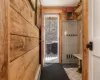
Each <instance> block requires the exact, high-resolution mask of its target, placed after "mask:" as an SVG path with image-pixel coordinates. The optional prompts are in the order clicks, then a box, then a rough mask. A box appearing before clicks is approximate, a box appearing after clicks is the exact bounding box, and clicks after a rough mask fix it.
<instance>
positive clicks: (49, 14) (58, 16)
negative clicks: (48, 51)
mask: <svg viewBox="0 0 100 80" xmlns="http://www.w3.org/2000/svg"><path fill="white" fill-rule="evenodd" d="M46 15H47V16H51V15H54V16H55V15H56V16H57V18H58V32H57V38H58V46H57V50H58V58H59V59H58V60H59V62H58V63H60V57H59V56H60V50H59V49H60V48H59V43H60V40H59V27H60V24H59V22H60V15H59V14H58V13H45V14H44V15H43V17H44V59H45V17H46Z"/></svg>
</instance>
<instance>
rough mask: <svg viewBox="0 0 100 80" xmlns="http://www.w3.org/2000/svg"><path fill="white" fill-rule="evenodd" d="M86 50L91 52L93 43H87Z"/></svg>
mask: <svg viewBox="0 0 100 80" xmlns="http://www.w3.org/2000/svg"><path fill="white" fill-rule="evenodd" d="M86 48H87V49H89V50H91V51H92V50H93V42H89V43H88V44H87V45H86Z"/></svg>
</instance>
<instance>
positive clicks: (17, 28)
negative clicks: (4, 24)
mask: <svg viewBox="0 0 100 80" xmlns="http://www.w3.org/2000/svg"><path fill="white" fill-rule="evenodd" d="M10 13H11V16H10V20H11V34H16V35H23V36H30V37H37V38H39V30H38V29H36V26H32V25H31V24H29V23H28V22H27V21H26V20H25V19H24V18H23V17H22V16H20V15H19V14H18V13H17V12H16V11H15V10H14V9H12V8H10Z"/></svg>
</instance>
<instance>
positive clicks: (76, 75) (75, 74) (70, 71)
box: [64, 68, 82, 80]
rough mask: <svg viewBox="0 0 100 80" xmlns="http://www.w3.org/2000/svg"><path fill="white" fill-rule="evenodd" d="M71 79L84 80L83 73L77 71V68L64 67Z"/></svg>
mask: <svg viewBox="0 0 100 80" xmlns="http://www.w3.org/2000/svg"><path fill="white" fill-rule="evenodd" d="M64 69H65V71H66V73H67V75H68V76H69V78H70V80H82V74H80V73H78V72H77V68H64Z"/></svg>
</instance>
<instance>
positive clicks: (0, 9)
mask: <svg viewBox="0 0 100 80" xmlns="http://www.w3.org/2000/svg"><path fill="white" fill-rule="evenodd" d="M8 2H9V1H8V0H0V80H8V54H9V50H8V49H9V46H8V45H9V42H8V38H9V26H8V23H9V20H8V18H9V13H8Z"/></svg>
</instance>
